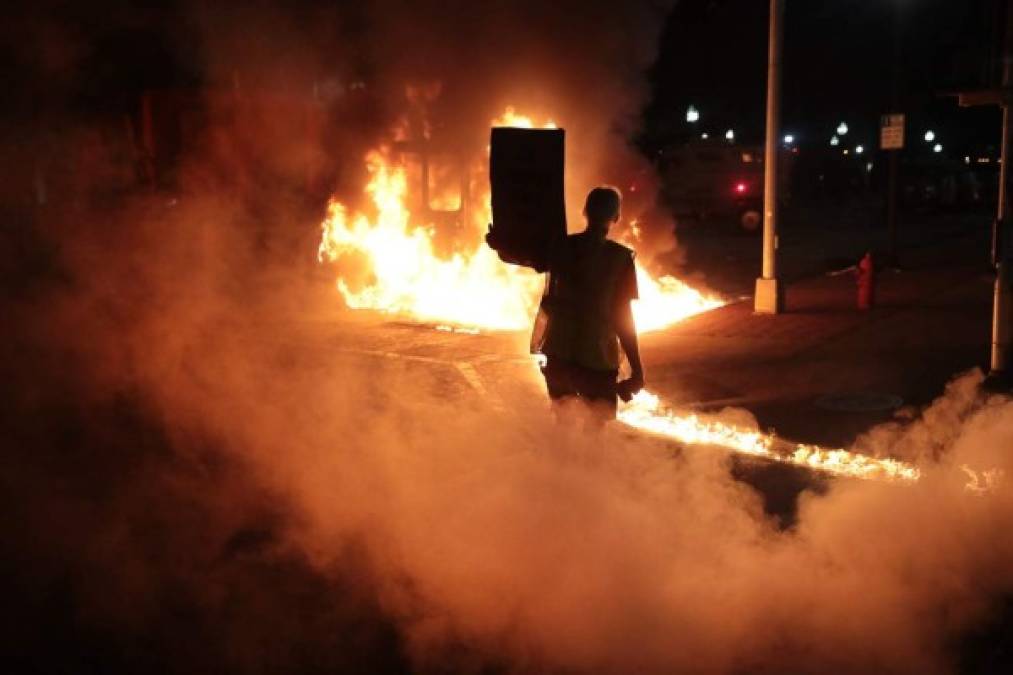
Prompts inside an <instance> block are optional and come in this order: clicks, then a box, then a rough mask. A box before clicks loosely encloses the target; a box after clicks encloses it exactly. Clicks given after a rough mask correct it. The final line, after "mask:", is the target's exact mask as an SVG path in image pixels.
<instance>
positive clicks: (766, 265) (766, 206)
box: [753, 0, 784, 314]
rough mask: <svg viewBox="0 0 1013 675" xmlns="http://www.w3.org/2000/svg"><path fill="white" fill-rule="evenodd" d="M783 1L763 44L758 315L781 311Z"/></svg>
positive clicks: (778, 0) (773, 10) (775, 2)
mask: <svg viewBox="0 0 1013 675" xmlns="http://www.w3.org/2000/svg"><path fill="white" fill-rule="evenodd" d="M783 19H784V0H770V29H769V38H768V44H767V130H766V131H767V140H766V149H765V152H764V171H763V270H762V273H761V276H760V278H759V279H757V280H756V293H755V295H754V298H753V309H754V310H755V311H756V312H759V313H762V314H777V313H779V312H781V311H783V310H784V289H783V287H782V286H781V282H780V280H779V279H778V278H777V212H778V208H777V164H778V143H779V140H780V138H781V52H782V38H783V35H782V31H781V24H782V22H783Z"/></svg>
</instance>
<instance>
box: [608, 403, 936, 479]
mask: <svg viewBox="0 0 1013 675" xmlns="http://www.w3.org/2000/svg"><path fill="white" fill-rule="evenodd" d="M618 419H619V421H620V422H622V423H623V424H626V425H628V426H631V427H634V428H636V429H641V430H643V431H647V432H650V433H652V434H656V435H659V436H664V437H666V438H671V439H673V440H676V441H679V442H680V443H686V444H692V445H713V446H720V447H723V448H727V449H729V450H733V451H735V452H740V453H745V454H747V455H754V456H756V457H761V458H763V459H768V460H774V461H778V462H783V463H786V464H794V465H796V466H801V467H805V468H807V469H814V470H817V471H824V472H827V473H830V474H833V475H836V476H849V477H852V478H866V479H879V480H892V481H904V482H912V481H916V480H918V478H919V477H920V476H921V473H920V471H919V470H918V469H917V468H916V467H914V466H912V465H910V464H907V463H905V462H900V461H897V460H894V459H878V458H874V457H867V456H865V455H859V454H856V453H853V452H849V451H847V450H842V449H828V448H821V447H819V446H816V445H804V444H795V445H792V444H789V443H787V442H785V441H783V440H781V439H779V438H777V437H776V436H774V435H773V434H767V433H763V432H761V431H756V430H747V429H740V428H737V427H735V426H732V425H728V424H724V423H722V422H718V421H716V420H708V419H706V418H705V417H703V416H700V415H697V414H695V413H686V414H677V413H675V412H673V411H671V410H669V409H667V408H666V407H665V406H664V405H662V403H661V400H660V399H659V398H658V397H657V396H656V395H654V394H652V393H650V392H647V391H641V392H640V393H639V394H637V395H636V396H634V397H633V400H632V401H630V402H629V403H628V404H626V405H625V406H623V407H622V409H621V410H620V411H619V415H618Z"/></svg>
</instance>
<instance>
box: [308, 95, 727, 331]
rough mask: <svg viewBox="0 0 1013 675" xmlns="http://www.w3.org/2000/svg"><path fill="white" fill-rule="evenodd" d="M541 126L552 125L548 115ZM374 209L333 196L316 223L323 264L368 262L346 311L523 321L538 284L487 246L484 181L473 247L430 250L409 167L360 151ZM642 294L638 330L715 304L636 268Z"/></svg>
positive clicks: (513, 122)
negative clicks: (415, 213) (416, 212)
mask: <svg viewBox="0 0 1013 675" xmlns="http://www.w3.org/2000/svg"><path fill="white" fill-rule="evenodd" d="M492 124H493V125H494V126H517V127H528V128H530V127H533V126H535V122H534V121H533V120H532V118H530V117H525V116H522V115H518V114H517V113H516V112H514V111H513V110H512V109H509V108H508V109H507V111H506V112H505V113H504V115H503V116H501V117H500V118H497V119H495V120H493V121H492ZM540 126H543V127H554V126H555V123H554V122H552V121H546V122H545V123H543V124H541V125H540ZM366 169H367V171H368V173H369V182H368V184H367V185H366V194H367V196H368V198H369V202H370V205H371V206H372V208H371V209H369V210H368V212H366V211H353V210H351V209H349V208H348V207H347V206H346V205H345V204H343V203H341V202H339V201H337V200H332V201H331V203H330V204H329V205H328V210H327V218H326V219H325V220H324V223H323V237H322V239H321V242H320V249H319V258H320V260H321V261H324V260H327V261H335V260H338V259H339V258H342V257H344V256H348V257H355V258H358V259H359V260H360V262H364V263H365V265H366V266H367V267H368V274H367V275H366V276H367V281H366V282H365V283H363V284H360V285H358V286H356V287H353V286H352V285H351V284H349V283H348V282H347V281H346V280H345V279H343V278H339V279H338V282H337V284H338V290H339V291H340V292H341V295H342V297H343V298H344V300H345V303H346V304H347V305H348V306H349V307H351V308H353V309H373V310H379V311H382V312H386V313H390V314H395V315H401V316H405V317H409V318H412V319H416V320H420V321H427V322H437V323H440V324H453V325H456V326H466V327H472V328H486V329H521V328H524V327H526V326H528V325H530V322H531V319H532V317H533V314H534V311H535V309H536V307H537V302H538V296H539V293H540V291H541V286H542V282H541V280H540V278H539V276H538V275H536V274H535V273H534V272H531V271H529V270H526V269H522V268H517V267H513V266H510V265H506V264H504V263H503V262H501V261H500V260H499V258H498V257H497V256H496V253H495V252H494V251H492V250H491V249H490V248H489V247H487V246H485V245H484V243H482V242H483V240H482V235H483V234H484V233H485V228H486V226H487V224H488V222H489V220H490V209H489V194H488V187H487V186H486V187H485V190H484V193H483V194H480V195H478V198H477V199H476V200H475V201H476V203H477V204H479V208H476V209H475V213H474V215H473V216H472V218H471V220H472V222H471V223H468V224H467V226H469V227H471V228H472V229H473V232H474V236H473V237H472V238H471V241H472V243H471V244H470V245H469V246H467V247H464V248H461V249H459V250H456V251H454V252H452V253H450V254H444V255H440V253H439V252H438V251H437V246H436V237H437V233H436V231H435V229H434V228H433V227H419V226H416V225H413V222H412V213H411V210H410V209H409V208H408V206H407V204H408V199H407V198H408V190H409V182H408V172H407V167H406V166H405V164H404V162H403V161H400V160H398V159H397V158H396V157H395V156H394V155H393V154H392V153H391V152H390V150H389V149H387V148H380V149H377V150H373V151H371V152H370V153H369V154H368V155H367V156H366ZM637 281H638V282H639V285H640V300H638V301H637V302H636V303H635V304H634V308H633V311H634V316H635V317H636V321H637V326H638V328H639V330H641V331H650V330H657V329H659V328H663V327H665V326H670V325H672V324H673V323H676V322H678V321H680V320H682V319H684V318H686V317H688V316H691V315H693V314H698V313H700V312H703V311H706V310H708V309H712V308H714V307H717V306H719V305H721V304H722V301H721V300H720V299H719V298H717V297H713V296H708V295H705V294H703V293H701V292H699V291H697V290H696V289H694V288H692V287H690V286H689V285H687V284H685V283H683V282H682V281H680V280H679V279H676V278H675V277H672V276H662V277H660V278H658V279H655V278H654V277H652V276H651V275H650V274H648V273H647V271H646V270H645V269H644V268H643V267H642V266H640V265H639V264H638V266H637Z"/></svg>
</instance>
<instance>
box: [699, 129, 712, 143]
mask: <svg viewBox="0 0 1013 675" xmlns="http://www.w3.org/2000/svg"><path fill="white" fill-rule="evenodd" d="M700 138H702V139H703V140H705V141H706V140H707V139H708V138H710V135H709V134H708V133H707V132H706V131H705V132H704V133H702V134H700Z"/></svg>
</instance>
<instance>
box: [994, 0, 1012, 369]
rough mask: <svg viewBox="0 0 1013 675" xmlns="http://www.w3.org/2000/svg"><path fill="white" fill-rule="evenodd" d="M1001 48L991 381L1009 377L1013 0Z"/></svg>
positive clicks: (1007, 14)
mask: <svg viewBox="0 0 1013 675" xmlns="http://www.w3.org/2000/svg"><path fill="white" fill-rule="evenodd" d="M1003 43H1004V44H1003V49H1002V53H1003V56H1002V92H1003V95H1002V97H1001V99H1002V141H1001V146H1000V150H999V157H1000V160H999V203H998V205H997V207H996V218H995V223H994V224H993V225H992V228H993V229H992V261H993V263H994V264H995V286H994V289H993V293H992V357H991V363H990V368H989V378H990V379H991V380H993V381H1007V380H1008V379H1009V378H1010V376H1011V372H1010V366H1011V365H1013V363H1011V358H1010V356H1011V354H1010V351H1011V350H1010V342H1011V340H1010V332H1011V331H1010V321H1011V319H1013V307H1011V306H1010V305H1011V301H1013V292H1011V289H1010V265H1011V261H1010V260H1009V257H1008V255H1007V251H1008V250H1009V247H1008V244H1009V242H1008V241H1006V239H1007V237H1009V223H1008V222H1007V221H1008V219H1009V204H1008V202H1007V190H1008V187H1009V185H1008V180H1009V145H1010V138H1009V136H1010V109H1009V108H1010V101H1009V94H1008V92H1009V90H1010V85H1011V84H1013V0H1011V1H1010V2H1007V3H1006V34H1005V39H1004V40H1003Z"/></svg>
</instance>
